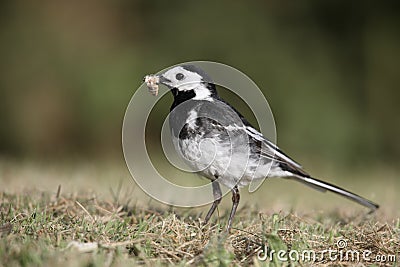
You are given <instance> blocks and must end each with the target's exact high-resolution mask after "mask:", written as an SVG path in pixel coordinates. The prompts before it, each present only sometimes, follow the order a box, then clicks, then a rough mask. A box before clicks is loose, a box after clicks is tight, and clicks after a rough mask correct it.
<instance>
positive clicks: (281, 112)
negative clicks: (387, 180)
mask: <svg viewBox="0 0 400 267" xmlns="http://www.w3.org/2000/svg"><path fill="white" fill-rule="evenodd" d="M399 29H400V16H399V4H398V2H394V1H393V2H390V1H381V2H375V1H351V2H349V1H318V0H313V1H252V2H244V1H242V2H239V1H214V2H213V1H162V0H157V1H128V0H116V1H106V0H86V1H54V0H52V1H50V0H47V1H2V2H1V3H0V38H1V39H0V59H1V60H0V77H1V78H0V122H1V124H0V157H2V158H12V159H34V160H37V159H39V160H43V159H65V158H76V157H78V158H91V159H93V158H115V159H120V158H122V148H121V127H122V121H123V116H124V112H125V109H126V107H127V105H128V103H129V100H130V98H131V96H132V95H133V93H134V91H135V90H136V88H138V87H139V85H140V84H141V83H142V78H143V76H144V75H145V74H148V73H154V72H157V71H159V70H161V69H164V68H165V67H168V66H170V65H174V64H177V63H180V62H184V61H193V60H210V61H217V62H221V63H225V64H228V65H231V66H233V67H235V68H238V69H239V70H241V71H243V72H244V73H246V74H247V75H248V76H250V78H252V79H253V80H254V81H255V82H256V83H257V84H258V86H259V87H260V88H261V89H262V90H263V92H264V94H265V95H266V97H267V99H268V100H269V102H270V105H271V108H272V110H273V112H274V115H275V119H276V124H277V135H278V144H279V145H280V146H281V147H282V148H283V150H285V151H287V152H289V154H290V155H292V156H293V157H294V158H297V159H299V161H300V162H304V161H311V160H313V159H316V160H318V161H322V162H331V163H332V164H334V165H335V166H339V165H340V166H344V167H346V166H347V167H354V166H371V165H373V164H379V165H382V164H385V165H388V166H389V165H393V166H394V165H396V164H398V162H399V158H400V157H399V156H400V142H399V136H400V124H399V119H398V115H400V105H399V103H400V102H399V100H400V90H399V84H400V72H399V69H400V68H399V60H400V57H399V55H400V34H399ZM167 112H168V108H166V110H165V113H164V114H160V117H165V116H166V113H167Z"/></svg>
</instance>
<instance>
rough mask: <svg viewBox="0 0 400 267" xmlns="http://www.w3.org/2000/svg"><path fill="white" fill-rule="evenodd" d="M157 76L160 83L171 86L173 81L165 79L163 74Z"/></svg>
mask: <svg viewBox="0 0 400 267" xmlns="http://www.w3.org/2000/svg"><path fill="white" fill-rule="evenodd" d="M157 76H158V79H159V83H162V84H164V85H167V86H168V85H169V84H171V80H169V79H167V78H165V77H164V76H163V75H162V74H160V75H157Z"/></svg>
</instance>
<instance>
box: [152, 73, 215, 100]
mask: <svg viewBox="0 0 400 267" xmlns="http://www.w3.org/2000/svg"><path fill="white" fill-rule="evenodd" d="M158 77H159V83H161V84H164V85H166V86H167V87H168V88H170V89H171V91H172V94H173V95H174V97H178V96H179V95H191V96H192V97H190V98H191V99H195V100H204V99H207V98H210V97H215V96H216V95H217V91H216V89H215V85H214V84H213V82H212V80H211V78H210V76H208V74H207V73H205V72H204V71H203V70H202V69H200V68H199V67H196V66H194V65H180V66H176V67H173V68H171V69H169V70H167V71H165V72H163V73H161V74H159V75H158Z"/></svg>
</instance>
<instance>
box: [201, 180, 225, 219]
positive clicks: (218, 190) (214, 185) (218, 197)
mask: <svg viewBox="0 0 400 267" xmlns="http://www.w3.org/2000/svg"><path fill="white" fill-rule="evenodd" d="M212 188H213V196H214V202H213V204H212V206H211V208H210V210H209V211H208V213H207V215H206V218H205V219H204V222H205V223H208V221H209V220H210V218H211V215H213V213H214V211H215V209H216V208H217V206H218V204H219V203H220V202H221V198H222V192H221V188H220V187H219V183H218V182H217V181H216V180H215V181H213V182H212Z"/></svg>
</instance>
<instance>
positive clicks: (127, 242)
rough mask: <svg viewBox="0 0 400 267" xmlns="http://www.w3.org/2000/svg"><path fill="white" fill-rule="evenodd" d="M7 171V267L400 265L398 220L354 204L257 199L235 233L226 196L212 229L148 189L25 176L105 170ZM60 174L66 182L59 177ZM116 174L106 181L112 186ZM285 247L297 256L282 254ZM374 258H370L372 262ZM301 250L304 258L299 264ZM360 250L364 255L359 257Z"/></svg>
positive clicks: (1, 255)
mask: <svg viewBox="0 0 400 267" xmlns="http://www.w3.org/2000/svg"><path fill="white" fill-rule="evenodd" d="M6 165H7V166H9V167H10V166H12V167H14V166H13V165H12V164H11V165H10V164H6ZM4 166H5V165H4V164H3V166H2V168H1V170H2V172H1V174H2V179H1V182H2V184H1V186H3V187H2V188H3V190H2V191H1V192H0V236H1V237H0V266H132V265H146V266H147V265H150V266H160V265H165V264H167V265H170V264H172V265H179V266H184V265H204V266H208V265H213V266H231V265H255V266H280V265H282V263H283V262H282V261H281V260H280V258H282V257H283V258H285V257H288V255H291V256H292V259H291V260H290V261H284V262H285V264H287V265H289V264H292V265H303V266H304V265H305V266H308V265H311V264H321V265H332V264H334V265H349V266H351V265H354V264H356V263H357V262H358V261H360V263H361V264H362V265H371V264H375V265H385V266H395V265H396V264H398V260H399V259H400V258H399V257H400V255H399V251H400V238H399V237H400V219H399V217H398V214H397V213H395V214H393V213H392V214H386V213H385V212H386V211H384V212H381V211H378V213H376V214H366V213H365V211H364V210H363V209H358V208H355V209H354V210H355V211H353V210H352V209H348V208H346V207H344V208H343V207H342V208H338V209H330V208H327V209H325V210H323V211H321V210H320V211H315V210H314V209H310V210H309V211H308V212H303V213H301V210H299V211H296V209H293V210H290V209H280V208H279V203H280V201H281V200H277V202H275V203H271V207H270V208H267V209H262V208H260V207H257V205H256V204H251V203H257V202H258V201H253V202H251V201H249V200H246V196H245V198H244V201H242V202H241V205H240V209H239V211H238V213H237V216H236V218H235V221H234V225H233V227H234V229H233V230H232V233H231V234H227V233H226V232H225V224H226V222H227V216H228V213H229V209H227V207H229V204H230V203H229V202H230V200H229V198H227V199H224V201H223V202H224V203H223V204H222V206H221V208H220V209H219V210H218V213H219V214H216V215H215V216H213V218H212V222H211V223H210V224H207V225H204V224H203V223H202V218H204V211H206V210H207V208H208V207H205V208H202V209H198V208H197V209H176V208H172V207H168V206H165V205H160V204H157V203H155V202H152V201H149V202H140V201H138V200H137V198H138V197H139V194H140V192H138V190H137V189H132V188H129V187H128V186H124V185H121V186H113V187H112V188H114V189H113V190H111V193H109V192H108V193H106V192H102V191H101V190H93V189H89V188H86V189H83V190H82V189H81V190H75V189H74V188H72V189H71V188H67V187H66V188H64V185H62V186H59V187H57V186H55V187H54V188H53V189H46V190H40V189H37V188H34V187H32V186H31V185H30V182H29V181H28V180H27V179H25V178H26V177H25V176H24V175H27V176H28V177H35V176H36V175H38V173H42V174H43V175H44V176H48V177H52V178H53V179H55V181H52V183H55V182H60V181H66V180H65V177H78V178H82V177H86V178H87V180H85V181H82V184H87V183H88V184H90V183H92V184H95V183H94V181H95V180H96V178H99V177H100V175H96V172H97V170H96V168H94V169H91V168H89V169H90V170H91V171H88V170H87V169H82V168H78V169H77V170H76V171H77V173H83V174H81V175H74V171H72V173H71V171H69V172H67V173H66V174H65V173H64V174H63V173H62V172H61V171H60V170H61V169H56V170H51V171H49V170H47V172H46V171H45V170H43V169H41V168H39V167H37V166H36V167H32V165H29V166H27V167H21V168H19V170H18V171H17V170H16V169H15V168H5V167H4ZM24 168H26V169H25V170H24V171H22V170H23V169H24ZM35 168H38V169H35ZM99 168H100V169H101V170H104V169H103V168H105V167H104V166H103V167H99ZM5 169H6V170H7V171H4V170H5ZM66 169H69V168H66ZM117 169H118V168H117ZM27 170H31V171H27ZM83 170H85V171H83ZM53 171H54V173H59V177H61V178H62V179H61V180H60V179H57V178H55V176H52V175H49V173H53ZM101 172H102V171H101ZM46 173H47V174H46ZM110 173H113V172H112V171H111V172H110ZM64 175H65V177H64ZM103 175H104V173H103ZM114 175H116V176H118V175H120V174H117V172H115V173H114ZM107 176H108V175H104V177H105V178H104V180H107ZM7 177H8V178H7ZM10 177H14V179H15V180H19V179H25V180H20V182H19V183H17V181H13V182H12V183H15V184H22V183H23V181H25V185H24V186H21V187H18V188H15V187H14V189H13V188H11V187H10V185H8V186H7V185H5V181H11V180H10ZM42 179H43V178H42ZM44 179H45V178H44ZM78 180H79V179H78ZM78 180H77V181H78ZM104 180H103V178H100V180H99V181H98V184H100V186H102V183H103V182H104ZM36 181H37V180H34V181H33V182H36ZM12 183H11V184H12ZM44 183H45V182H44ZM49 183H50V184H51V182H49ZM9 184H10V183H9ZM15 184H14V185H15ZM65 184H68V183H66V182H65ZM272 186H274V185H273V184H272ZM21 188H23V189H21ZM28 188H30V189H28ZM115 188H116V189H115ZM289 190H290V189H289ZM294 190H297V189H294ZM292 193H293V192H292ZM382 194H385V192H382ZM315 196H320V195H314V199H315ZM379 198H380V196H378V199H379ZM321 199H323V198H321ZM382 199H384V198H382ZM306 203H307V202H306ZM397 203H398V202H397ZM381 204H382V203H381ZM384 204H386V205H388V203H384ZM392 205H394V206H396V204H394V203H392ZM317 206H318V205H315V206H314V207H317ZM299 207H301V205H300V206H299ZM265 248H267V250H266V251H265ZM279 250H282V251H285V252H287V253H288V254H282V255H279V254H277V252H278V251H279ZM329 251H331V254H329ZM304 252H310V253H311V252H313V253H315V255H316V256H315V261H309V260H307V258H304V259H302V258H300V257H301V253H304ZM364 252H365V253H367V254H368V255H367V258H363V257H362V253H364ZM296 253H300V254H299V255H298V256H299V260H297V258H296V255H297V254H296ZM355 253H359V254H358V257H359V260H358V259H357V254H355ZM304 255H306V254H304ZM335 255H336V257H335ZM341 255H342V256H341ZM259 257H265V258H266V260H263V259H262V258H261V259H260V258H259ZM377 257H380V258H377ZM385 257H386V258H385ZM393 257H395V258H396V259H397V262H394V258H393ZM376 259H379V260H382V262H377V261H376Z"/></svg>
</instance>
